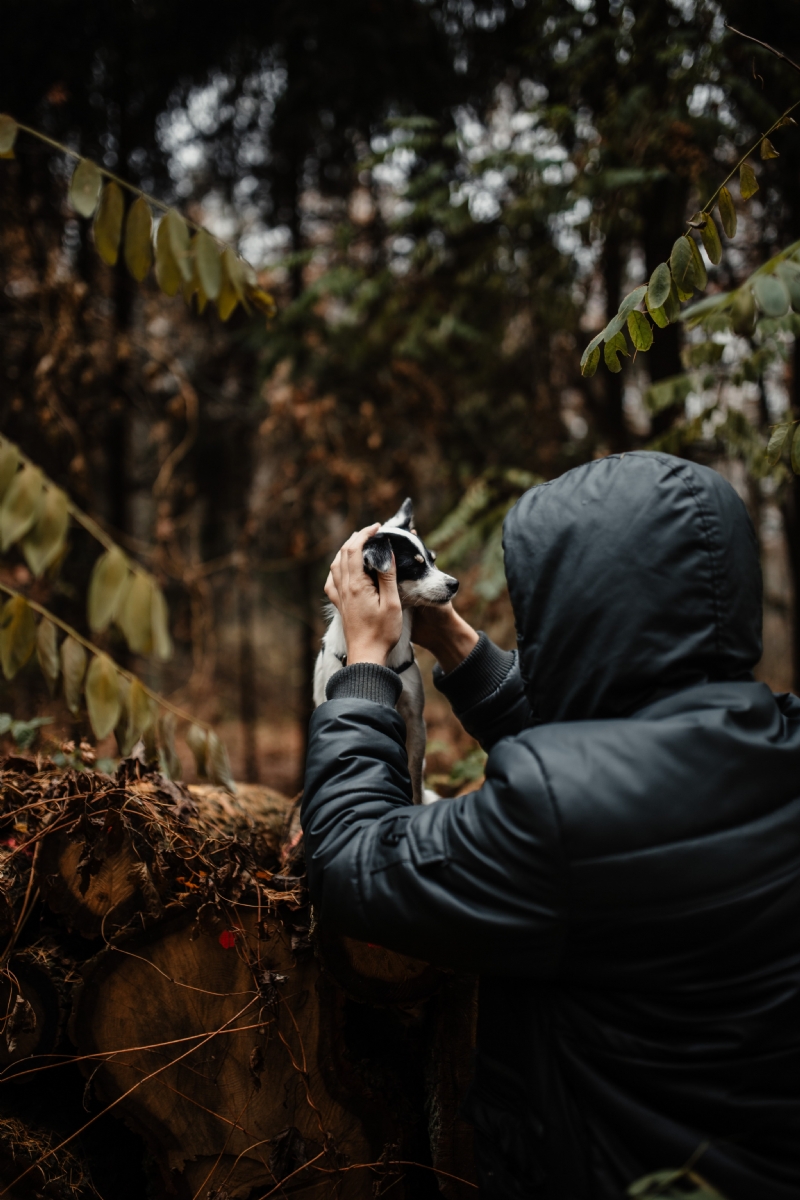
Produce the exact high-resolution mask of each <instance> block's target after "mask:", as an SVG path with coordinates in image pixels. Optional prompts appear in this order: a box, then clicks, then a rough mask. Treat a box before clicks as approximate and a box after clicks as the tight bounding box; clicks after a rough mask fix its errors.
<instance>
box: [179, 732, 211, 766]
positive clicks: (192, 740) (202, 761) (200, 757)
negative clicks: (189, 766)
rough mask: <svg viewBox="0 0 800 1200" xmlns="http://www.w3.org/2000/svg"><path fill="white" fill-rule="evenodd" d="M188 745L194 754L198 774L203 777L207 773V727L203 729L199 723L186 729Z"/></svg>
mask: <svg viewBox="0 0 800 1200" xmlns="http://www.w3.org/2000/svg"><path fill="white" fill-rule="evenodd" d="M184 740H185V742H186V745H187V746H188V747H189V749H190V750H191V752H192V754H193V755H194V762H195V766H196V767H197V774H198V775H199V776H200V778H201V779H204V778H205V777H206V775H207V773H208V772H207V770H206V760H207V757H208V734H207V733H206V731H205V729H201V727H200V726H199V725H190V726H189V728H188V729H187V730H186V734H185V738H184Z"/></svg>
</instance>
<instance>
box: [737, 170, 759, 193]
mask: <svg viewBox="0 0 800 1200" xmlns="http://www.w3.org/2000/svg"><path fill="white" fill-rule="evenodd" d="M757 191H758V180H757V179H756V173H755V171H754V170H753V168H752V167H751V166H750V163H742V165H741V167H740V168H739V194H740V196H741V197H742V199H743V200H749V199H750V197H751V196H755V194H756V192H757Z"/></svg>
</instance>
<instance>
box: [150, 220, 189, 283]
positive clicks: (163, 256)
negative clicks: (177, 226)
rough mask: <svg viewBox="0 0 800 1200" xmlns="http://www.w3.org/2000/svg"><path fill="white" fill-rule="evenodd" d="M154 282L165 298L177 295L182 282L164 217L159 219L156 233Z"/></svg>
mask: <svg viewBox="0 0 800 1200" xmlns="http://www.w3.org/2000/svg"><path fill="white" fill-rule="evenodd" d="M167 216H169V213H168V214H167ZM156 280H157V281H158V286H159V287H160V288H161V290H162V292H164V294H165V295H167V296H175V295H177V292H178V289H179V288H180V286H181V282H182V280H183V275H182V274H181V270H180V267H179V266H178V264H177V262H176V261H175V256H174V254H173V253H172V240H171V238H170V236H169V226H168V225H167V217H166V216H165V217H162V218H161V221H160V222H159V226H158V230H157V232H156Z"/></svg>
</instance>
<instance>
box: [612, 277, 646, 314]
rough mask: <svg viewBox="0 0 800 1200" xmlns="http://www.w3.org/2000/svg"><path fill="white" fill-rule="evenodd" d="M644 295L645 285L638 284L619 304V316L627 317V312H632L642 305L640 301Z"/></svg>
mask: <svg viewBox="0 0 800 1200" xmlns="http://www.w3.org/2000/svg"><path fill="white" fill-rule="evenodd" d="M646 295H647V284H646V283H640V284H639V286H638V287H635V288H634V289H633V291H632V292H628V294H627V296H626V297H625V299H624V300H623V301H622V303H621V304H620V306H619V315H620V316H623V317H627V315H628V313H629V312H633V310H634V309H635V308H638V306H639V305H640V304H641V303H642V301H643V300H644V298H645V296H646Z"/></svg>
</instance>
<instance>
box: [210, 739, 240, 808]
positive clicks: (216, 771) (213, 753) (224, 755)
mask: <svg viewBox="0 0 800 1200" xmlns="http://www.w3.org/2000/svg"><path fill="white" fill-rule="evenodd" d="M206 765H207V770H208V778H209V779H210V780H211V782H212V783H219V784H221V785H222V787H224V788H226V789H227V790H228V791H229V792H230V793H231V794H232V795H235V794H236V784H235V783H234V782H233V775H232V774H231V764H230V762H229V761H228V751H227V750H226V749H225V743H224V742H223V741H222V740H221V739H220V738H218V737H217V735H216V734H215V733H214V732H213V730H212V731H211V732H210V733H209V735H208V750H207V753H206Z"/></svg>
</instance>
